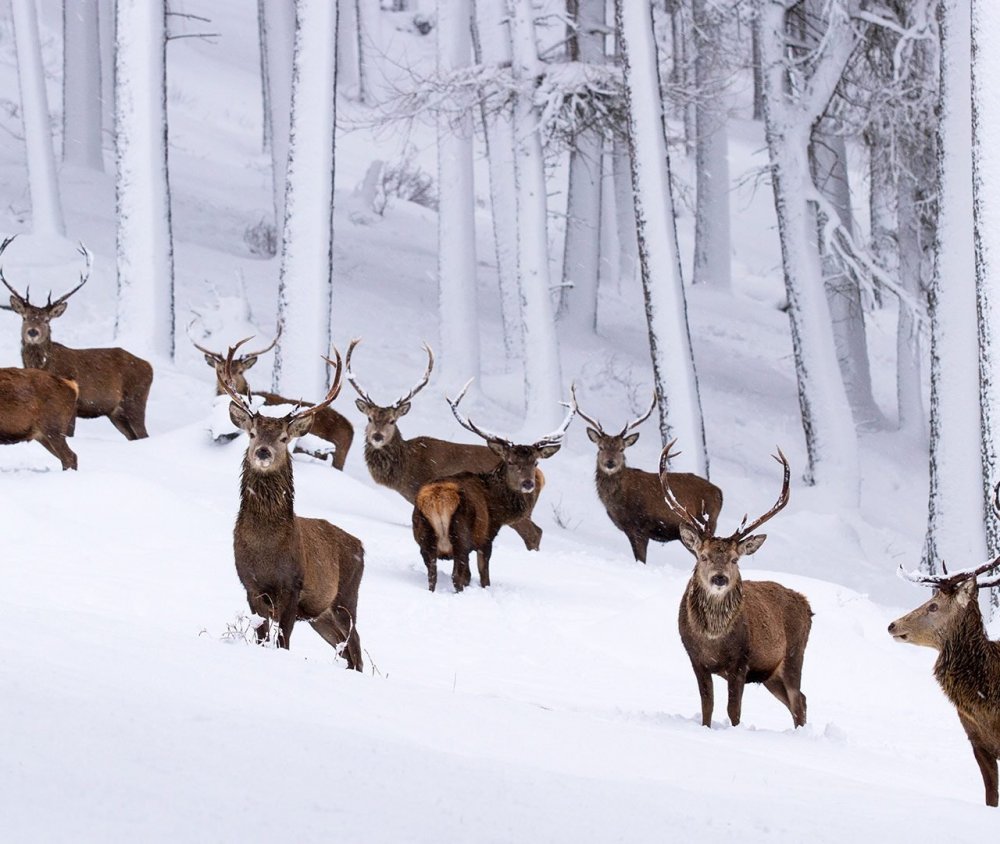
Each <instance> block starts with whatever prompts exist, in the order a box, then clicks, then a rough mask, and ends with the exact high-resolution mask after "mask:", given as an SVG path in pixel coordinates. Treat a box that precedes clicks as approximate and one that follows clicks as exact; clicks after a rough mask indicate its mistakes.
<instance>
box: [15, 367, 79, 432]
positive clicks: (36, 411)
mask: <svg viewBox="0 0 1000 844" xmlns="http://www.w3.org/2000/svg"><path fill="white" fill-rule="evenodd" d="M77 393H78V388H77V386H76V383H75V382H73V381H70V380H69V379H65V378H60V377H59V376H56V375H53V374H52V373H49V372H44V371H42V370H39V369H14V368H7V369H0V407H2V408H3V413H0V443H3V444H5V445H10V444H12V443H19V442H24V441H26V440H29V439H32V438H33V437H34V436H35V435H37V434H38V433H43V432H44V433H59V434H68V433H70V432H72V430H73V423H74V421H75V419H76V398H77Z"/></svg>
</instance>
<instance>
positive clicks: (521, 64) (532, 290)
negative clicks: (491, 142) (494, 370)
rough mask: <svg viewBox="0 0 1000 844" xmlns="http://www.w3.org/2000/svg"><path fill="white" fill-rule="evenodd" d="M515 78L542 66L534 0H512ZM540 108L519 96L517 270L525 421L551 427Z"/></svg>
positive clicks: (558, 394) (551, 347)
mask: <svg viewBox="0 0 1000 844" xmlns="http://www.w3.org/2000/svg"><path fill="white" fill-rule="evenodd" d="M507 13H508V16H509V20H510V37H511V54H512V57H513V71H514V78H515V79H516V80H518V81H520V82H521V83H522V84H523V83H531V82H533V81H534V80H536V79H537V78H538V76H539V75H540V74H541V72H542V68H541V62H540V61H539V59H538V47H537V43H536V41H535V25H534V13H533V10H532V6H531V0H507ZM538 125H539V113H538V109H537V108H535V106H534V104H533V102H532V99H531V97H530V95H519V96H516V97H515V99H514V139H515V149H514V180H515V184H516V192H517V235H518V238H517V247H518V251H517V271H518V277H519V284H520V289H521V307H522V317H523V323H524V347H525V359H524V388H525V389H524V393H525V425H526V428H527V429H528V430H536V429H537V430H542V429H545V430H548V429H549V428H550V427H555V425H557V424H558V421H559V419H561V418H562V409H561V408H560V406H559V402H560V401H561V400H562V399H563V395H562V377H561V374H560V368H559V346H558V341H557V339H556V332H555V324H554V321H553V313H552V297H551V292H550V287H551V285H550V281H549V253H548V231H547V207H546V190H545V163H544V160H543V158H542V141H541V138H540V137H539V133H538Z"/></svg>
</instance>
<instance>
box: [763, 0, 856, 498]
mask: <svg viewBox="0 0 1000 844" xmlns="http://www.w3.org/2000/svg"><path fill="white" fill-rule="evenodd" d="M755 25H756V26H757V27H758V29H759V31H758V43H759V44H760V47H761V63H762V69H763V73H764V92H765V96H764V118H765V127H766V135H767V145H768V152H769V155H770V161H771V178H772V184H773V187H774V204H775V209H776V211H777V217H778V233H779V236H780V239H781V258H782V267H783V270H784V277H785V291H786V293H787V296H788V317H789V321H790V323H791V333H792V349H793V353H794V358H795V374H796V378H797V382H798V392H799V408H800V411H801V415H802V428H803V432H804V434H805V441H806V451H807V454H808V465H807V467H806V472H805V480H806V483H808V484H817V485H822V486H826V487H828V488H829V489H830V490H831V491H832V492H833V493H834V494H837V495H839V496H840V497H841V499H842V500H843V502H844V503H845V504H847V505H849V506H853V505H855V504H857V502H858V498H859V495H860V467H859V463H858V438H857V433H856V432H855V428H854V420H853V418H852V415H851V408H850V404H849V403H848V400H847V392H846V390H845V389H844V381H843V378H842V377H841V375H840V367H839V364H838V361H837V347H836V344H835V342H834V336H833V328H832V324H831V321H830V308H829V306H828V304H827V300H826V296H825V294H824V289H823V273H822V269H821V266H820V260H819V253H818V251H817V243H816V238H817V234H816V214H815V209H814V208H813V207H812V206H811V205H810V203H809V201H808V197H809V196H810V195H811V194H812V192H813V190H814V186H813V182H812V174H811V173H810V169H809V154H808V148H809V140H810V129H811V127H812V125H813V123H814V122H815V121H816V120H818V119H819V117H820V115H822V113H823V111H824V110H825V109H826V106H827V104H828V103H829V101H830V97H832V96H833V92H834V89H835V87H836V84H837V81H838V80H839V79H840V76H841V73H842V71H843V68H844V66H845V65H846V64H847V61H848V59H849V58H850V56H851V54H852V53H853V51H854V41H853V36H852V35H851V32H850V29H849V26H850V25H849V24H848V25H847V27H848V28H847V29H846V31H844V30H840V31H837V32H835V33H831V39H830V41H829V42H828V44H827V52H825V53H823V54H822V56H821V57H820V68H819V69H818V70H817V71H816V74H815V75H814V77H813V79H812V80H811V81H814V82H818V83H819V84H818V85H810V86H808V91H809V95H810V99H809V101H808V102H805V103H794V102H789V101H788V99H787V94H786V80H787V68H786V64H785V58H786V47H785V40H786V34H785V10H784V7H783V6H781V5H780V4H777V3H772V2H770V0H757V5H756V17H755Z"/></svg>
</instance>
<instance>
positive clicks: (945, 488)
mask: <svg viewBox="0 0 1000 844" xmlns="http://www.w3.org/2000/svg"><path fill="white" fill-rule="evenodd" d="M939 20H940V22H941V98H940V107H941V117H940V125H939V129H938V146H937V155H938V176H939V187H940V198H939V211H938V228H937V243H936V247H935V248H936V252H937V262H936V269H935V272H934V277H933V280H932V282H931V290H930V307H931V407H930V419H931V442H930V445H931V451H930V496H929V502H928V525H927V541H926V546H925V549H924V553H925V557H926V560H925V563H926V564H927V565H928V567H929V568H931V569H932V570H934V571H938V570H940V565H941V562H942V561H944V562H947V563H951V564H952V565H957V564H958V561H960V560H962V561H964V560H973V561H976V560H981V559H985V555H986V541H985V531H984V526H983V508H982V506H981V502H982V500H983V461H982V455H981V453H980V449H981V447H982V430H981V418H980V413H979V406H980V400H981V396H980V391H979V378H978V377H977V376H978V372H979V370H978V361H979V347H978V343H979V332H978V326H977V299H976V261H975V244H974V240H973V227H972V226H970V225H969V223H970V221H971V220H972V219H973V197H972V140H973V139H972V114H971V100H972V83H971V78H970V73H969V68H970V65H971V61H972V56H971V52H972V51H971V43H970V42H971V26H972V21H971V11H970V8H969V3H968V0H942V5H941V10H940V16H939ZM973 502H975V505H973Z"/></svg>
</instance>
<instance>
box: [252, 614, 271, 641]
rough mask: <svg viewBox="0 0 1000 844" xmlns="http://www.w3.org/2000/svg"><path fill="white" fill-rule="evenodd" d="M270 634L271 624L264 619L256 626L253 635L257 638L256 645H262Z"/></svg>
mask: <svg viewBox="0 0 1000 844" xmlns="http://www.w3.org/2000/svg"><path fill="white" fill-rule="evenodd" d="M270 632H271V622H270V620H268V619H266V618H265V619H264V620H263V621H262V622H261V623H260V624H258V625H257V629H256V630H255V631H254V634H255V635H256V637H257V644H258V645H260V644H263V643H264V642H266V641H267V637H268V635H269V634H270Z"/></svg>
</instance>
